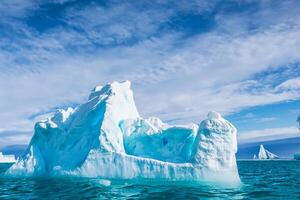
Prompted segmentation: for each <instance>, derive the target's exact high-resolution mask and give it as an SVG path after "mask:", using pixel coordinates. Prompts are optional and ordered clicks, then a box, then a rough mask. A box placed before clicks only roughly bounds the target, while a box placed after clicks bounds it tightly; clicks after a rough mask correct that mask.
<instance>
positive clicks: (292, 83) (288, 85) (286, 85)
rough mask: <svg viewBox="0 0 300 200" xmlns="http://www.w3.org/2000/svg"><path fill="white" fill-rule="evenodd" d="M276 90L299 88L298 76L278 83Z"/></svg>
mask: <svg viewBox="0 0 300 200" xmlns="http://www.w3.org/2000/svg"><path fill="white" fill-rule="evenodd" d="M275 89H276V90H279V91H280V90H300V77H297V78H293V79H289V80H287V81H284V82H283V83H281V84H280V85H278V86H277V87H276V88H275Z"/></svg>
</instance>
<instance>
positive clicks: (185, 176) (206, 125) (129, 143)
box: [6, 81, 240, 183]
mask: <svg viewBox="0 0 300 200" xmlns="http://www.w3.org/2000/svg"><path fill="white" fill-rule="evenodd" d="M236 151H237V145H236V129H235V127H234V126H233V125H232V124H231V123H229V122H228V121H226V120H225V119H223V118H222V116H221V115H220V114H219V113H216V112H210V113H209V114H208V116H207V119H205V120H204V121H202V122H201V123H200V125H199V126H198V125H196V124H190V125H187V126H171V125H168V124H165V123H163V122H162V121H161V120H159V119H158V118H155V117H151V118H148V119H143V118H141V117H140V116H139V114H138V111H137V109H136V106H135V103H134V99H133V94H132V91H131V89H130V82H129V81H125V82H121V83H119V82H113V83H111V84H108V85H106V86H103V87H102V86H97V87H95V89H93V90H92V92H91V94H90V96H89V98H88V101H87V102H86V103H84V104H82V105H80V106H78V107H77V108H75V109H72V108H69V109H67V110H58V111H57V112H56V113H55V115H54V116H53V117H51V118H49V119H48V120H45V121H41V122H38V123H36V125H35V132H34V135H33V137H32V139H31V142H30V144H29V146H28V148H27V150H26V152H25V154H24V155H23V156H22V157H21V158H19V159H18V161H17V163H15V164H14V165H13V166H12V167H11V168H10V169H9V170H8V171H7V173H6V174H7V175H22V176H24V175H25V176H28V175H44V174H51V175H74V176H88V177H101V178H122V179H139V178H152V179H168V180H188V181H190V180H191V181H219V182H235V183H237V182H239V181H240V180H239V176H238V172H237V167H236V160H235V153H236ZM224 177H225V178H224Z"/></svg>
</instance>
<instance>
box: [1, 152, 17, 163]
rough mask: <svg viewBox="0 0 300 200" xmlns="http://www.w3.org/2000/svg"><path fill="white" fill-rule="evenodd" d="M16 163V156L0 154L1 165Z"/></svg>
mask: <svg viewBox="0 0 300 200" xmlns="http://www.w3.org/2000/svg"><path fill="white" fill-rule="evenodd" d="M14 162H16V157H15V155H3V153H2V152H0V163H14Z"/></svg>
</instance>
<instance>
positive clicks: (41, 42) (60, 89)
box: [0, 2, 300, 140]
mask: <svg viewBox="0 0 300 200" xmlns="http://www.w3.org/2000/svg"><path fill="white" fill-rule="evenodd" d="M162 4H163V3H162ZM195 4H197V5H198V7H197V9H196V11H197V12H199V13H201V12H202V11H203V10H205V11H207V10H208V9H213V8H212V5H211V4H207V5H206V4H199V2H198V3H197V2H195ZM33 7H34V6H33ZM175 7H176V6H175ZM29 8H30V9H32V5H31V4H30V6H29V5H28V6H27V7H26V8H22V9H21V8H20V10H16V11H14V12H18V13H20V14H19V16H22V15H24V13H25V11H26V10H28V9H29ZM176 9H179V8H178V6H177V7H176ZM176 9H175V10H174V9H167V10H166V11H165V10H163V9H162V10H161V8H155V7H154V8H150V9H148V10H145V11H143V12H142V13H141V12H140V10H139V8H137V7H134V6H133V5H130V4H128V3H125V4H120V5H116V6H111V7H108V9H107V10H106V9H104V8H103V7H100V6H96V5H90V6H88V7H85V8H82V9H81V8H72V9H68V10H67V11H66V12H65V13H64V14H65V15H64V16H63V17H62V20H63V21H64V22H65V23H66V24H67V26H66V27H64V26H58V27H55V28H52V29H50V30H48V31H46V32H43V33H37V32H36V31H34V30H32V28H30V27H28V26H27V25H26V24H22V23H20V22H18V23H13V24H12V26H13V29H14V30H17V32H18V33H19V34H21V35H22V37H21V38H18V39H16V38H13V39H11V38H9V37H7V38H6V37H4V38H1V39H0V41H1V44H0V47H2V48H0V63H1V64H0V72H1V73H0V99H1V100H0V101H1V104H0V110H1V114H0V129H2V130H3V131H9V130H11V129H14V130H16V131H20V130H22V131H28V132H30V130H32V128H33V123H34V119H31V118H30V116H32V115H34V114H36V113H43V112H46V113H47V112H49V111H52V109H54V108H56V107H59V106H65V105H70V104H76V103H80V102H83V101H84V99H86V98H87V96H88V93H89V90H90V89H91V88H93V87H94V85H96V84H105V83H106V82H111V81H113V80H123V79H129V80H131V81H132V82H133V89H134V92H135V99H136V102H137V105H138V107H139V110H140V112H141V113H142V114H143V115H147V116H149V115H156V116H158V117H161V118H163V119H164V120H168V121H172V122H186V121H189V120H192V121H194V122H199V121H200V120H201V119H202V118H203V116H204V115H205V114H206V113H207V112H208V111H209V110H216V111H219V112H221V113H222V114H228V113H232V112H236V111H239V110H241V109H243V108H246V107H251V106H257V105H264V104H270V103H275V102H280V101H286V100H291V99H299V98H300V92H299V91H296V90H290V88H291V87H292V86H294V83H295V81H294V82H293V81H292V80H290V82H289V80H287V81H285V82H283V83H281V84H280V85H279V86H277V87H276V86H274V85H273V84H272V82H270V83H267V84H265V83H263V82H260V81H258V80H255V78H254V76H255V75H256V74H257V73H261V72H264V71H266V70H270V69H278V68H280V67H283V66H285V65H287V64H290V63H296V62H298V61H299V60H300V26H298V25H297V24H295V23H296V21H297V20H296V18H297V16H296V17H295V23H294V25H291V23H290V21H289V23H285V22H286V20H285V19H284V18H285V17H282V20H280V24H279V23H277V24H276V23H275V22H274V20H272V23H268V25H265V24H263V25H260V28H259V29H257V30H254V31H249V30H248V29H247V27H244V26H242V24H243V23H244V22H247V21H248V20H249V19H248V16H247V15H243V16H242V17H241V18H240V20H238V22H237V21H235V20H236V18H235V19H234V17H231V18H230V19H229V16H226V15H225V16H223V15H222V16H219V17H218V19H217V20H216V22H217V25H216V27H215V29H213V30H211V31H210V32H207V33H204V34H198V35H195V36H190V37H188V38H185V37H183V35H184V33H182V32H180V31H175V30H163V31H161V30H160V26H161V25H162V24H163V23H166V22H168V20H170V18H171V17H172V16H173V15H174V13H176V12H177V11H178V10H176ZM180 9H182V10H180V11H181V12H183V10H184V12H188V11H189V10H190V9H191V8H190V7H189V6H188V5H185V4H184V6H182V8H180ZM24 10H25V11H24ZM196 11H195V10H193V12H196ZM268 12H270V10H268ZM268 16H269V15H268ZM226 20H233V21H232V22H230V23H229V21H228V23H226V24H225V21H226ZM72 27H73V28H72ZM74 27H76V28H77V29H80V30H81V31H77V30H76V29H74ZM224 27H226V29H228V30H231V31H228V32H225V31H224ZM236 27H239V31H237V32H234V31H232V30H237V29H236ZM223 31H224V32H223ZM135 37H136V38H137V41H136V42H133V43H129V44H126V41H128V40H130V39H132V38H135ZM124 42H125V44H124ZM113 44H114V45H113ZM97 45H99V46H100V47H98V46H97ZM101 45H104V46H105V48H102V47H101ZM109 45H112V46H109ZM4 47H6V48H7V47H10V48H11V49H13V50H14V51H7V49H6V48H4ZM291 81H292V83H291ZM288 83H289V84H288ZM282 85H283V86H284V87H283V86H282ZM287 86H288V88H287ZM279 87H280V88H281V90H280V91H279V90H278V89H277V88H279ZM270 119H271V118H270ZM270 119H264V120H270ZM0 135H1V133H0ZM15 139H16V140H17V138H15Z"/></svg>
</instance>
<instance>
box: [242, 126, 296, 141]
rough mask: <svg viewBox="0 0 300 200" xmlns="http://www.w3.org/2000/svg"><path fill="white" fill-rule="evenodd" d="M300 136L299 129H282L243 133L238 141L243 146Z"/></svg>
mask: <svg viewBox="0 0 300 200" xmlns="http://www.w3.org/2000/svg"><path fill="white" fill-rule="evenodd" d="M299 136H300V132H299V129H298V128H297V127H282V128H269V129H262V130H252V131H247V132H242V133H239V134H238V140H239V143H240V144H242V143H252V142H265V141H271V140H279V139H287V138H294V137H299Z"/></svg>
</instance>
